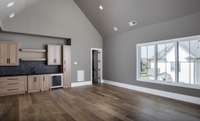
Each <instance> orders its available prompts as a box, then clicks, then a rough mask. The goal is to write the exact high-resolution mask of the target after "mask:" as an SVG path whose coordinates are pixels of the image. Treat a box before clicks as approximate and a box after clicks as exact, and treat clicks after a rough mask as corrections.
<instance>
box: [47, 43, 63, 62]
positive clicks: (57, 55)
mask: <svg viewBox="0 0 200 121" xmlns="http://www.w3.org/2000/svg"><path fill="white" fill-rule="evenodd" d="M47 48H48V54H47V55H48V65H61V46H60V45H48V47H47Z"/></svg>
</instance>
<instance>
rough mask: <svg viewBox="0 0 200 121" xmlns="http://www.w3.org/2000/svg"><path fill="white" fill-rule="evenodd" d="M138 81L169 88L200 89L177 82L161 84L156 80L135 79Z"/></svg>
mask: <svg viewBox="0 0 200 121" xmlns="http://www.w3.org/2000/svg"><path fill="white" fill-rule="evenodd" d="M137 80H138V81H142V82H149V83H155V84H163V85H169V86H176V87H183V88H191V89H200V85H191V84H184V83H177V82H173V83H172V82H162V81H158V80H155V81H153V80H140V79H137Z"/></svg>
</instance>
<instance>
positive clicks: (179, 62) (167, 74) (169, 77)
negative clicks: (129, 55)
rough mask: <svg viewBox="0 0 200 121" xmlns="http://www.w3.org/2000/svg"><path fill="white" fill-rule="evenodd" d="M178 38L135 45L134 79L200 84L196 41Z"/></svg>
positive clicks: (199, 61) (198, 54) (199, 44)
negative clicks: (135, 76) (135, 72)
mask: <svg viewBox="0 0 200 121" xmlns="http://www.w3.org/2000/svg"><path fill="white" fill-rule="evenodd" d="M196 38H197V37H195V39H193V38H192V37H188V38H179V39H173V40H168V41H156V42H151V43H149V44H148V43H145V44H138V45H137V50H138V51H137V52H138V53H137V55H138V56H137V58H138V59H137V79H138V80H143V81H151V82H152V81H153V82H161V83H163V82H166V83H168V82H169V83H171V84H174V83H176V84H190V85H198V86H199V85H200V36H198V38H199V40H198V39H196Z"/></svg>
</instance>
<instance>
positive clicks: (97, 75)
mask: <svg viewBox="0 0 200 121" xmlns="http://www.w3.org/2000/svg"><path fill="white" fill-rule="evenodd" d="M102 67H103V62H102V49H100V48H91V80H92V84H101V82H102V77H103V76H102Z"/></svg>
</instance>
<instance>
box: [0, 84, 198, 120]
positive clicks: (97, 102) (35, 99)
mask: <svg viewBox="0 0 200 121" xmlns="http://www.w3.org/2000/svg"><path fill="white" fill-rule="evenodd" d="M0 121H200V106H198V105H193V104H188V103H183V102H179V101H175V100H171V99H167V98H161V97H157V96H152V95H149V94H144V93H139V92H135V91H131V90H127V89H123V88H119V87H114V86H110V85H101V86H86V87H77V88H71V89H58V90H54V91H52V92H44V93H35V94H31V95H29V94H26V95H18V96H8V97H0Z"/></svg>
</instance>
